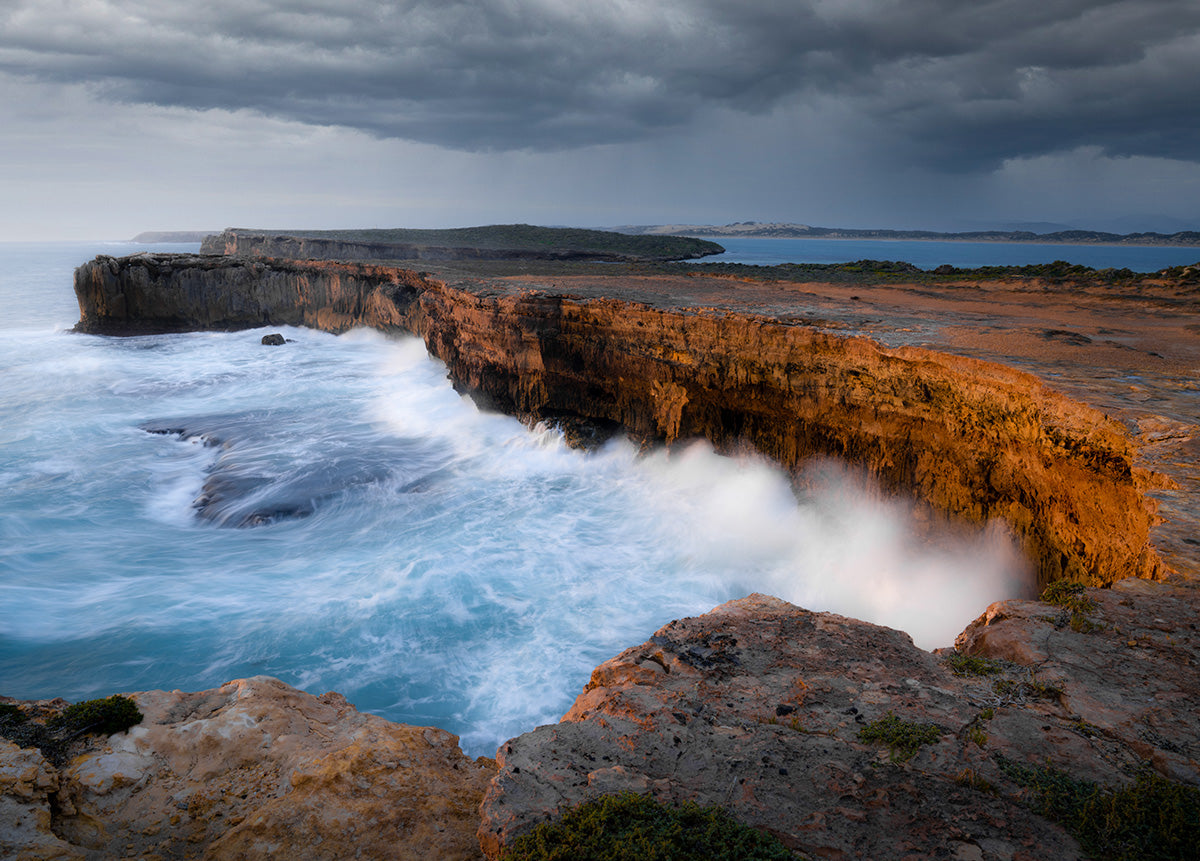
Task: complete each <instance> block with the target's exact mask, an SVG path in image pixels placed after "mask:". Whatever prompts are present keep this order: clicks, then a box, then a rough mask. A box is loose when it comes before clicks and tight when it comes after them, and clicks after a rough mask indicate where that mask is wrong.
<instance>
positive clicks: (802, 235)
mask: <svg viewBox="0 0 1200 861" xmlns="http://www.w3.org/2000/svg"><path fill="white" fill-rule="evenodd" d="M614 229H615V230H617V231H620V232H622V233H630V234H633V235H645V236H658V235H678V236H706V237H707V236H711V237H714V238H720V237H722V236H748V237H768V238H781V239H910V240H911V239H927V240H937V241H941V242H1039V243H1048V244H1060V245H1061V244H1069V245H1200V231H1195V230H1182V231H1179V232H1178V233H1106V232H1104V231H1100V230H1057V231H1054V232H1052V233H1035V232H1033V231H1031V230H972V231H966V232H962V233H939V232H937V231H934V230H884V229H879V230H860V229H855V228H849V227H812V226H810V225H807V224H788V223H780V222H770V223H767V222H761V221H740V222H736V223H734V224H726V225H722V226H715V225H711V224H662V225H636V226H626V227H617V228H614Z"/></svg>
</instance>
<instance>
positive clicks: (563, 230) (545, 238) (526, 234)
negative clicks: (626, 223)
mask: <svg viewBox="0 0 1200 861" xmlns="http://www.w3.org/2000/svg"><path fill="white" fill-rule="evenodd" d="M225 233H226V234H236V235H238V236H239V237H240V238H251V237H264V238H269V239H278V238H281V237H284V238H286V237H291V238H296V239H318V240H325V241H327V242H336V243H347V244H356V245H370V246H397V247H404V248H412V247H419V248H445V249H458V250H475V251H494V252H497V253H498V254H500V253H504V254H509V255H511V254H513V253H516V252H528V253H530V254H535V255H544V254H569V255H576V256H585V255H594V256H595V257H597V258H611V259H615V258H621V259H625V260H687V259H693V258H696V257H705V256H708V255H710V254H720V253H721V252H723V251H724V250H725V249H724V248H722V247H721V246H720V245H718V244H717V243H715V242H710V241H708V240H704V239H697V238H695V237H688V236H663V235H654V236H633V235H630V234H626V233H615V232H612V231H607V230H585V229H582V228H575V227H539V226H536V225H530V224H492V225H487V226H482V227H458V228H448V229H443V230H418V229H413V228H388V229H371V230H262V229H257V228H228V229H227V230H226V231H225ZM482 256H483V255H480V257H482Z"/></svg>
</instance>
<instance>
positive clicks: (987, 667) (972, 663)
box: [946, 652, 1004, 676]
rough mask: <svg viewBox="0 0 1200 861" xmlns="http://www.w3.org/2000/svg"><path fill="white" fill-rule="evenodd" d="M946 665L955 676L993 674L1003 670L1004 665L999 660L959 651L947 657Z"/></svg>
mask: <svg viewBox="0 0 1200 861" xmlns="http://www.w3.org/2000/svg"><path fill="white" fill-rule="evenodd" d="M946 665H947V666H949V667H950V671H951V672H952V673H954V675H956V676H994V675H997V674H999V673H1002V672H1004V665H1003V664H1001V663H1000V662H999V661H995V660H992V659H991V658H981V657H979V656H977V655H964V654H962V653H961V652H954V653H953V654H951V655H950V656H949V657H947V658H946Z"/></svg>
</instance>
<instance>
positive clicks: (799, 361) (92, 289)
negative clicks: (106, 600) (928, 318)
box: [75, 255, 1161, 585]
mask: <svg viewBox="0 0 1200 861" xmlns="http://www.w3.org/2000/svg"><path fill="white" fill-rule="evenodd" d="M75 289H76V293H77V295H78V298H79V303H80V310H81V318H80V322H79V325H78V327H77V328H78V329H79V330H80V331H85V332H95V333H110V334H133V333H139V332H162V331H183V330H189V329H236V328H244V327H253V326H261V325H268V324H270V325H280V324H292V325H305V326H313V327H316V328H321V329H325V330H327V331H334V332H341V331H345V330H347V329H350V328H352V327H354V326H373V327H376V328H380V329H383V330H387V331H409V332H413V333H415V334H418V335H420V336H422V337H423V338H424V339H425V343H426V345H427V347H428V348H429V350H430V352H431V353H432V354H433V355H435V356H437V357H438V358H440V359H442V360H443V361H445V362H446V364H447V367H448V369H449V372H450V375H451V377H452V379H453V380H454V381H455V384H456V385H458V386H459V387H461V388H463V389H465V390H467V391H469V392H471V393H472V394H473V395H475V396H476V397H477V398H479V399H481V400H483V401H485V402H486V403H488V404H490V405H492V406H495V407H497V408H499V409H501V410H504V411H507V412H510V413H514V414H517V415H520V416H523V417H527V418H530V419H542V418H555V417H563V416H565V417H570V418H579V417H582V418H585V419H589V420H600V421H605V422H612V423H616V424H619V425H621V426H623V427H624V428H626V429H627V430H628V431H629V432H630V433H632V434H634V435H635V436H638V437H641V438H643V439H646V440H659V441H664V442H667V443H670V442H673V441H675V440H676V439H680V438H688V437H704V438H707V439H709V440H711V441H712V442H713V443H714V444H716V445H717V446H718V447H722V448H727V449H728V448H734V447H736V446H738V445H743V444H747V443H748V444H750V445H752V446H754V447H755V448H756V449H758V450H759V451H761V452H763V453H764V454H766V455H767V456H769V457H771V458H773V459H775V460H776V461H778V462H779V463H781V464H782V465H783V466H785V467H787V468H789V469H791V468H795V467H797V466H799V465H800V464H802V463H804V462H805V461H806V460H807V459H809V458H811V457H814V456H821V455H826V456H829V455H831V456H835V457H838V458H843V459H845V460H847V461H849V462H851V463H854V464H858V465H860V466H861V467H863V468H864V469H865V470H866V471H867V472H869V473H870V474H871V475H872V476H874V477H875V478H876V479H878V480H879V481H880V482H881V483H882V484H883V485H884V487H886V488H887V489H889V490H898V491H903V492H907V493H911V494H913V495H915V496H916V497H917V498H918V499H919V500H922V501H924V502H926V503H928V504H929V505H931V506H932V507H933V508H934V509H936V510H938V511H941V512H944V513H946V514H948V515H952V516H954V517H958V518H963V519H965V520H967V521H970V522H976V523H983V522H987V521H989V520H992V519H997V518H998V519H1002V520H1003V521H1005V522H1007V523H1008V524H1009V526H1010V527H1011V528H1012V529H1013V531H1014V532H1015V533H1016V535H1017V536H1018V537H1019V538H1020V539H1021V541H1022V542H1023V544H1024V547H1025V549H1026V551H1027V553H1028V555H1029V557H1030V558H1031V559H1032V560H1034V561H1035V563H1036V565H1037V572H1038V573H1037V579H1038V581H1039V583H1041V584H1045V583H1048V582H1050V581H1052V580H1055V579H1058V578H1060V577H1070V578H1076V579H1081V580H1084V581H1086V582H1088V583H1091V584H1095V585H1104V584H1108V583H1111V582H1113V581H1115V580H1118V579H1121V578H1124V577H1128V576H1153V575H1155V574H1156V573H1157V572H1158V571H1159V570H1160V568H1161V563H1160V561H1159V559H1158V557H1157V555H1156V554H1155V552H1154V550H1153V549H1152V548H1151V546H1150V543H1149V532H1150V527H1151V525H1152V523H1153V518H1154V514H1153V503H1152V502H1151V501H1150V500H1148V499H1146V498H1145V497H1144V496H1143V494H1142V487H1143V476H1142V474H1141V473H1139V471H1137V470H1136V469H1135V468H1134V466H1133V458H1134V453H1135V452H1134V449H1133V446H1132V445H1131V443H1130V441H1129V439H1128V437H1127V435H1126V433H1125V431H1124V429H1123V428H1122V427H1121V426H1119V425H1118V424H1117V423H1115V422H1113V421H1110V420H1108V419H1107V418H1106V417H1105V416H1104V415H1102V414H1101V413H1099V412H1097V411H1096V410H1094V409H1091V408H1089V407H1087V406H1085V405H1082V404H1080V403H1077V402H1075V401H1072V400H1069V399H1068V398H1065V397H1063V396H1061V395H1059V394H1057V393H1055V392H1053V391H1051V390H1049V389H1048V388H1046V386H1044V385H1043V384H1042V382H1041V381H1040V380H1038V379H1037V378H1036V377H1034V376H1032V375H1030V374H1026V373H1022V372H1019V371H1016V370H1012V369H1010V368H1007V367H1004V366H1002V365H997V364H993V363H988V362H983V361H978V360H974V359H969V358H964V357H958V356H951V355H946V354H942V353H938V352H934V351H930V350H925V349H919V348H911V347H898V348H884V347H881V346H879V345H878V344H876V343H875V342H872V341H870V340H867V339H863V338H853V337H839V336H835V335H831V334H827V333H824V332H821V331H817V330H815V329H813V328H810V327H807V326H804V325H797V324H793V323H790V322H788V321H787V320H784V319H779V318H772V317H766V316H760V315H753V314H739V313H730V312H724V311H715V310H704V309H695V308H662V307H652V306H650V305H646V304H644V303H639V302H631V301H617V300H609V299H578V298H572V297H571V296H568V295H562V294H556V293H550V292H544V291H527V290H524V291H523V290H520V289H518V288H515V287H512V286H511V285H502V284H498V283H496V282H488V281H483V282H475V283H466V284H460V285H453V286H452V285H448V284H447V283H445V282H443V281H439V280H436V279H433V278H430V277H427V276H424V275H422V274H419V273H416V272H412V271H409V270H406V269H402V268H397V267H389V266H379V265H365V264H352V263H330V262H323V261H278V260H275V261H269V260H255V261H245V260H238V259H231V258H223V257H194V256H188V255H139V256H136V257H130V258H124V259H121V260H117V259H114V258H109V257H99V258H97V259H96V260H94V261H92V262H90V263H88V264H85V265H84V266H81V267H80V268H79V269H78V270H77V272H76V281H75Z"/></svg>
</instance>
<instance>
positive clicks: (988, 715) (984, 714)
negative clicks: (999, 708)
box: [979, 706, 996, 720]
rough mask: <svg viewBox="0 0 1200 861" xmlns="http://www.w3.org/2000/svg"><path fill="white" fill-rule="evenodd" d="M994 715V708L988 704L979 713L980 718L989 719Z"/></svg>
mask: <svg viewBox="0 0 1200 861" xmlns="http://www.w3.org/2000/svg"><path fill="white" fill-rule="evenodd" d="M995 716H996V710H995V709H994V708H992V707H991V706H989V707H988V708H986V709H984V710H983V711H981V712H980V713H979V719H980V720H991V719H992V718H994V717H995Z"/></svg>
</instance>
